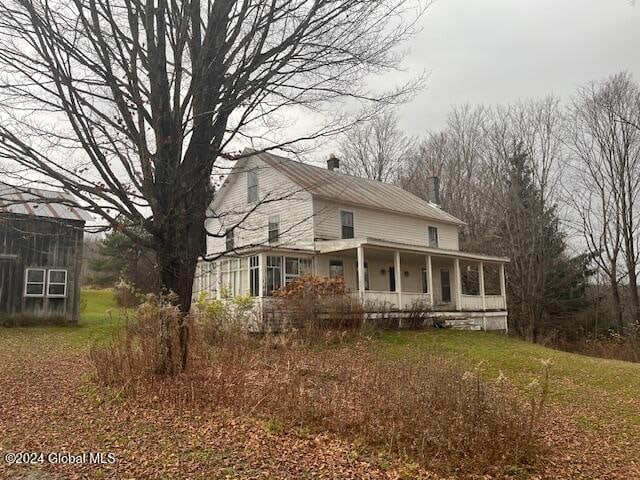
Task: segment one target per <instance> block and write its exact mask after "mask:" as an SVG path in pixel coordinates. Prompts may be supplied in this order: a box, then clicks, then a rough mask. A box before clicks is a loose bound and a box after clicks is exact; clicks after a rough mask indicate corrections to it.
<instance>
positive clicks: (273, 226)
mask: <svg viewBox="0 0 640 480" xmlns="http://www.w3.org/2000/svg"><path fill="white" fill-rule="evenodd" d="M278 240H280V215H271V216H270V217H269V243H278Z"/></svg>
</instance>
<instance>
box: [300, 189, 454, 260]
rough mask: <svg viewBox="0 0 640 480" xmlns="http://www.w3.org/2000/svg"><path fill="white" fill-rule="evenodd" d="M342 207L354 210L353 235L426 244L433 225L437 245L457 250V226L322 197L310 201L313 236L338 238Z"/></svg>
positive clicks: (321, 238)
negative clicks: (436, 235) (312, 213)
mask: <svg viewBox="0 0 640 480" xmlns="http://www.w3.org/2000/svg"><path fill="white" fill-rule="evenodd" d="M341 210H348V211H350V212H353V222H354V234H355V238H364V237H370V238H377V239H380V240H388V241H392V242H400V243H406V244H410V245H425V246H428V226H429V225H432V226H435V227H437V228H438V246H439V248H445V249H448V250H459V249H460V247H459V243H458V227H457V226H456V225H451V224H447V223H441V222H437V221H430V220H426V219H421V218H416V217H411V216H407V215H400V214H396V213H389V212H382V211H379V210H374V209H370V208H364V207H352V206H347V205H341V204H340V203H337V202H330V201H327V200H322V199H314V200H313V211H314V220H313V221H314V229H315V237H316V239H318V240H337V239H339V238H340V237H341V225H340V211H341Z"/></svg>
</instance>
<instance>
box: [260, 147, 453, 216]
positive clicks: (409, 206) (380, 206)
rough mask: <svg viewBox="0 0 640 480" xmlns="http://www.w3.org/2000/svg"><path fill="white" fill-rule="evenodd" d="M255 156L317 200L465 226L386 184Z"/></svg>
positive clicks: (298, 163) (411, 195) (274, 158)
mask: <svg viewBox="0 0 640 480" xmlns="http://www.w3.org/2000/svg"><path fill="white" fill-rule="evenodd" d="M255 155H256V156H257V157H258V158H260V159H261V160H262V161H264V162H265V163H266V164H268V165H269V166H271V167H273V168H274V169H276V170H278V171H279V172H281V173H282V174H283V175H285V176H286V177H287V178H289V179H290V180H291V181H293V182H294V183H295V184H296V185H298V186H299V187H301V188H303V189H304V190H306V191H308V192H309V193H310V194H311V195H313V196H314V197H316V198H322V199H325V200H330V201H334V202H339V203H344V204H348V205H355V206H362V207H369V208H374V209H377V210H384V211H388V212H394V213H400V214H405V215H411V216H416V217H421V218H426V219H430V220H438V221H440V222H446V223H453V224H456V225H464V224H465V223H464V222H463V221H462V220H460V219H458V218H456V217H454V216H453V215H450V214H449V213H447V212H445V211H444V210H442V209H440V208H439V207H438V206H437V205H434V204H433V203H430V202H427V201H425V200H423V199H421V198H420V197H418V196H416V195H414V194H413V193H410V192H408V191H406V190H403V189H402V188H400V187H397V186H395V185H391V184H389V183H384V182H379V181H376V180H369V179H366V178H360V177H354V176H352V175H347V174H345V173H341V172H337V171H331V170H327V169H324V168H320V167H316V166H314V165H309V164H306V163H302V162H298V161H295V160H291V159H290V158H286V157H281V156H278V155H274V154H272V153H264V152H263V153H256V154H255Z"/></svg>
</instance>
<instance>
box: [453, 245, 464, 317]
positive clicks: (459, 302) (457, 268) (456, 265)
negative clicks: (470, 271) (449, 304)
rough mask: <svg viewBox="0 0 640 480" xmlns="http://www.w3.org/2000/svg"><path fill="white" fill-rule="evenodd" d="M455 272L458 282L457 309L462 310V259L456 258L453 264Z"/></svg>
mask: <svg viewBox="0 0 640 480" xmlns="http://www.w3.org/2000/svg"><path fill="white" fill-rule="evenodd" d="M453 267H454V268H453V271H454V276H455V277H456V278H455V282H456V309H457V310H462V275H461V274H460V259H459V258H457V257H456V258H455V259H454V262H453Z"/></svg>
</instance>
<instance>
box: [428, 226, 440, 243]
mask: <svg viewBox="0 0 640 480" xmlns="http://www.w3.org/2000/svg"><path fill="white" fill-rule="evenodd" d="M429 246H430V247H433V248H438V227H432V226H429Z"/></svg>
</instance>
